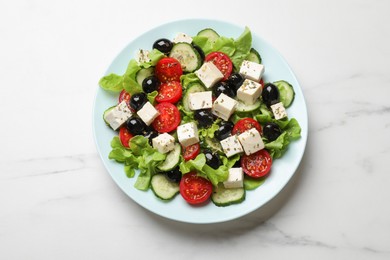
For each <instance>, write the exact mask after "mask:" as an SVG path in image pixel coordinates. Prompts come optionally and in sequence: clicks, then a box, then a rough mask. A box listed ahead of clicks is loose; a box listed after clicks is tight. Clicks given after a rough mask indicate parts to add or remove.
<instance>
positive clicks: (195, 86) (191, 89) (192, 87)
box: [182, 83, 206, 111]
mask: <svg viewBox="0 0 390 260" xmlns="http://www.w3.org/2000/svg"><path fill="white" fill-rule="evenodd" d="M202 91H206V90H205V88H204V87H203V86H202V85H201V84H200V83H192V84H189V86H188V87H187V90H186V93H185V94H184V97H183V101H182V102H183V107H184V109H185V110H187V111H191V109H190V107H189V103H190V93H195V92H202Z"/></svg>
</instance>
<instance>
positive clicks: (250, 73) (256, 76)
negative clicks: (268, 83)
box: [240, 60, 264, 82]
mask: <svg viewBox="0 0 390 260" xmlns="http://www.w3.org/2000/svg"><path fill="white" fill-rule="evenodd" d="M240 74H241V75H242V76H243V77H244V78H247V79H251V80H253V81H257V82H259V81H260V79H261V77H262V76H263V74H264V65H263V64H259V63H256V62H253V61H248V60H244V61H243V62H242V64H241V67H240Z"/></svg>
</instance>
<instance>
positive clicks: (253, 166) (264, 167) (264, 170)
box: [241, 149, 272, 178]
mask: <svg viewBox="0 0 390 260" xmlns="http://www.w3.org/2000/svg"><path fill="white" fill-rule="evenodd" d="M271 165H272V158H271V156H270V155H269V153H268V152H267V150H265V149H263V150H260V151H258V152H256V153H253V154H251V155H246V154H244V155H243V156H242V157H241V167H242V170H243V171H244V172H245V174H247V175H248V176H250V177H253V178H260V177H264V176H265V175H267V174H268V173H269V171H270V169H271Z"/></svg>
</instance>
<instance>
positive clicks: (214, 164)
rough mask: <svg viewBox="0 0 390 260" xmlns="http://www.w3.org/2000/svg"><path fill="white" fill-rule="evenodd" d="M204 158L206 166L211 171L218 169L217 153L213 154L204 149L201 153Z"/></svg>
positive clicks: (219, 164) (219, 163)
mask: <svg viewBox="0 0 390 260" xmlns="http://www.w3.org/2000/svg"><path fill="white" fill-rule="evenodd" d="M203 153H204V155H205V156H206V164H207V165H208V166H210V167H211V168H213V169H218V167H219V166H221V164H222V163H221V160H220V159H219V155H218V154H217V153H213V152H211V151H210V150H208V149H206V150H204V151H203Z"/></svg>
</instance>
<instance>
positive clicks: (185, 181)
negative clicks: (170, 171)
mask: <svg viewBox="0 0 390 260" xmlns="http://www.w3.org/2000/svg"><path fill="white" fill-rule="evenodd" d="M212 191H213V184H211V182H210V181H209V180H207V179H205V178H203V177H200V176H198V175H197V174H196V172H190V173H186V174H184V175H183V176H182V178H181V181H180V194H181V196H182V197H183V198H184V200H185V201H187V202H188V203H190V204H200V203H203V202H205V201H207V200H208V199H209V198H210V196H211V193H212Z"/></svg>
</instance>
